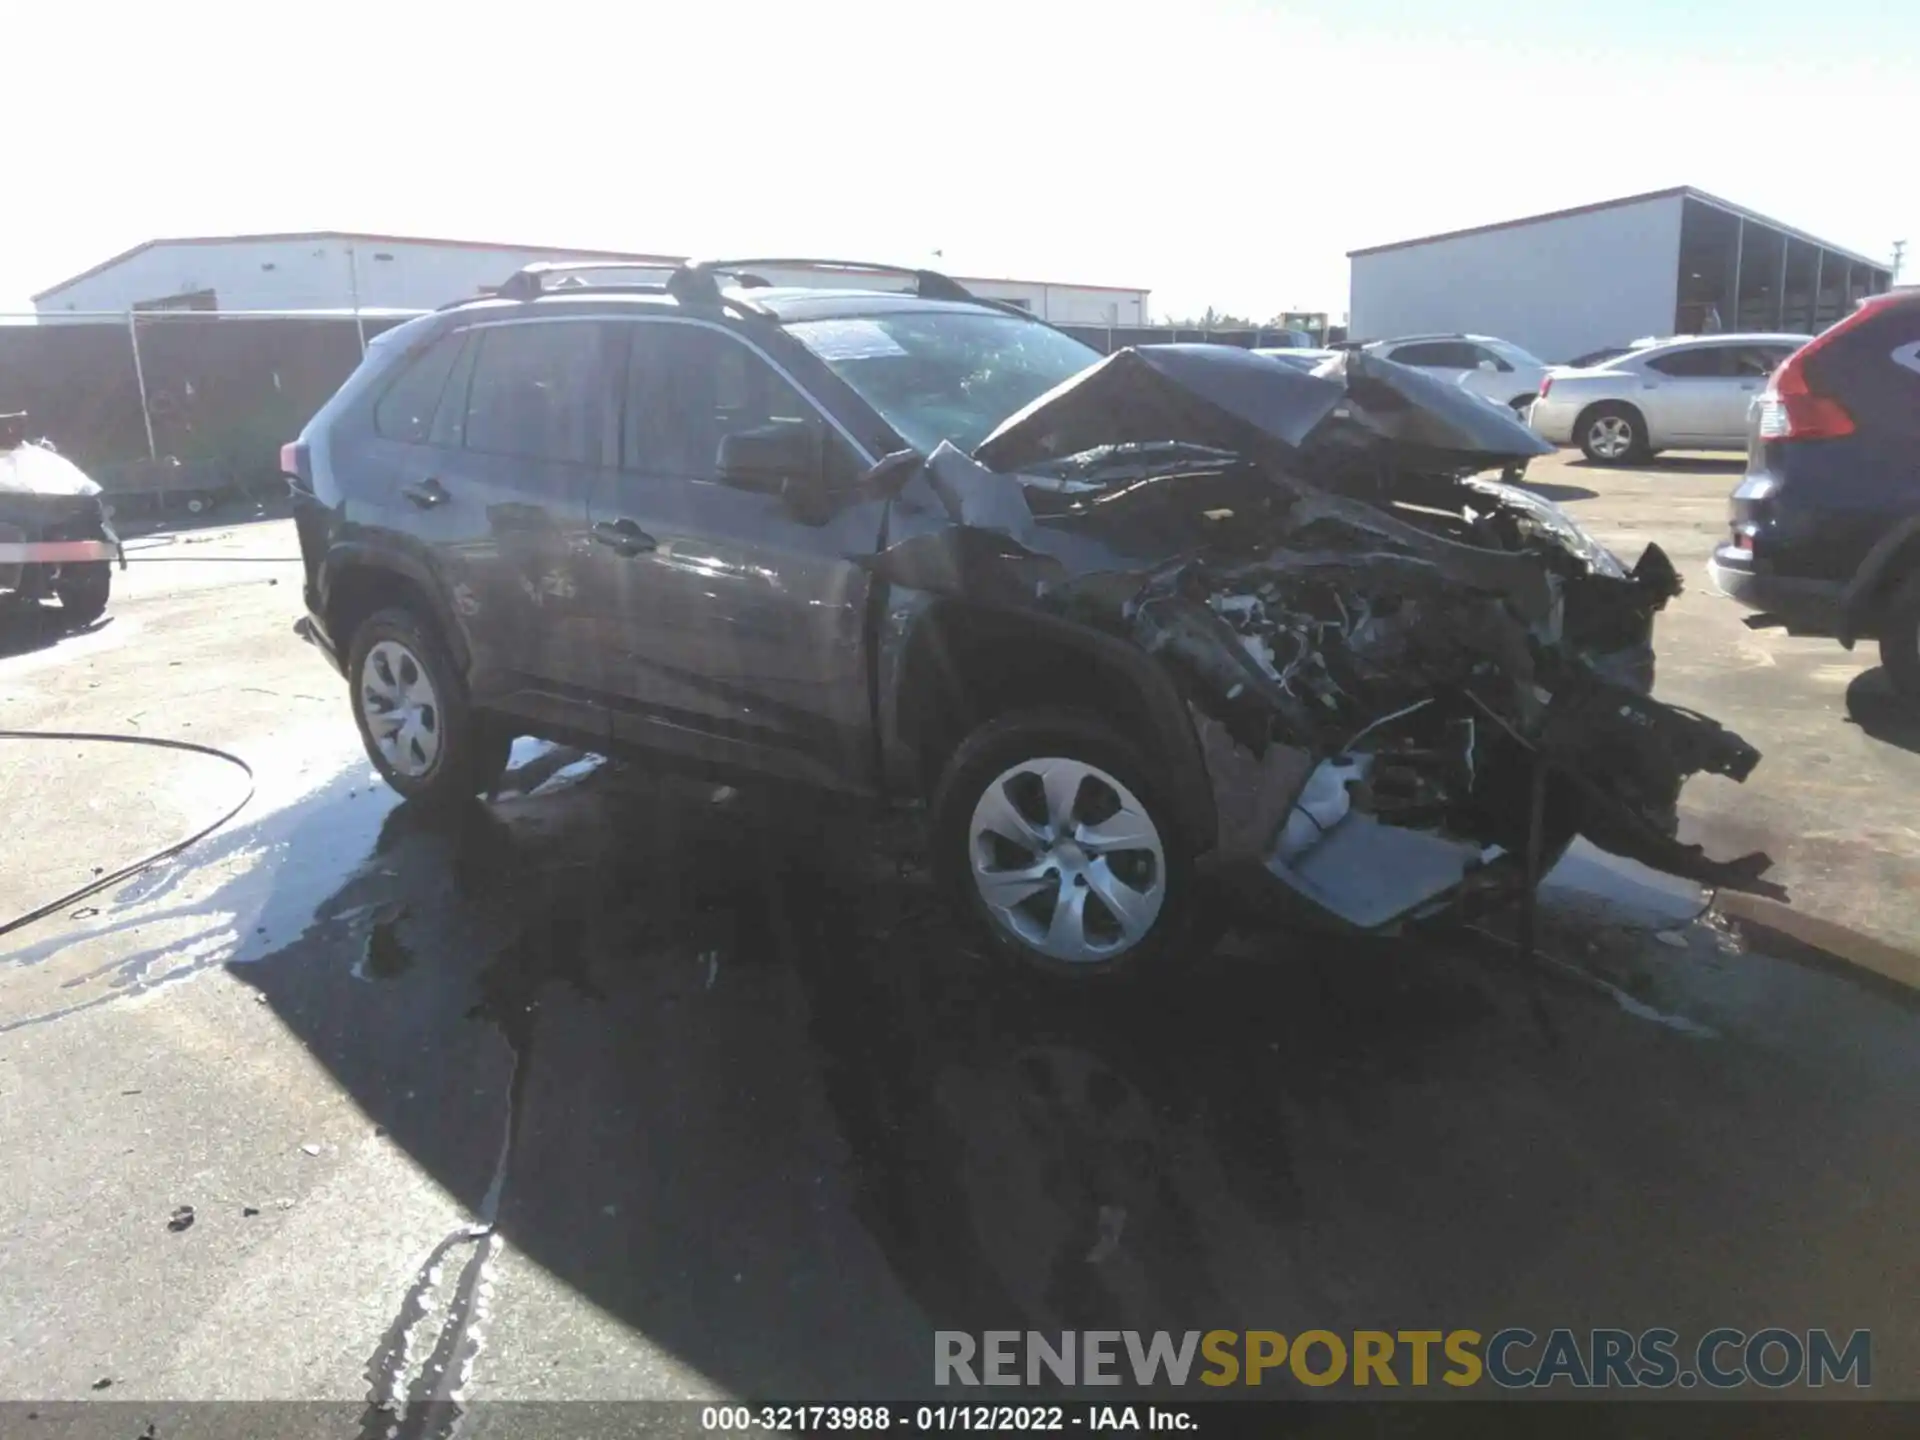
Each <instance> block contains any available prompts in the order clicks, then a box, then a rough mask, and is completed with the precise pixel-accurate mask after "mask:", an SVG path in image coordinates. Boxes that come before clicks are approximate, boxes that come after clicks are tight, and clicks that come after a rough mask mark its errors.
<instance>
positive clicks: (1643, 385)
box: [1527, 332, 1811, 465]
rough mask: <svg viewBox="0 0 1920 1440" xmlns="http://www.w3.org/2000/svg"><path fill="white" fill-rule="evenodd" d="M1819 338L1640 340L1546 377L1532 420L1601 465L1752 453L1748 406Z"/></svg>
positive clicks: (1545, 432) (1756, 336)
mask: <svg viewBox="0 0 1920 1440" xmlns="http://www.w3.org/2000/svg"><path fill="white" fill-rule="evenodd" d="M1810 338H1811V337H1810V336H1806V335H1787V334H1775V333H1771V332H1769V333H1763V334H1743V335H1676V336H1673V337H1671V338H1669V339H1666V340H1656V341H1654V342H1653V343H1651V344H1647V343H1640V344H1636V345H1635V346H1634V347H1633V348H1632V349H1631V350H1629V351H1627V352H1626V354H1624V355H1616V356H1615V357H1614V358H1613V359H1611V360H1608V361H1605V362H1603V363H1602V364H1599V365H1595V366H1592V367H1591V368H1589V369H1585V370H1570V369H1569V370H1556V371H1555V372H1554V373H1553V374H1552V375H1550V376H1548V377H1547V378H1546V379H1545V380H1544V381H1543V382H1542V383H1541V386H1540V398H1539V399H1538V400H1536V401H1534V404H1533V409H1532V410H1531V411H1530V412H1529V414H1528V417H1527V419H1528V423H1529V424H1531V425H1532V426H1533V428H1534V431H1535V432H1536V433H1537V434H1538V435H1540V437H1541V438H1542V439H1545V440H1551V441H1552V442H1553V443H1554V444H1556V445H1578V446H1579V447H1580V449H1581V450H1582V451H1583V452H1584V453H1585V454H1586V457H1587V459H1589V460H1591V461H1592V462H1593V463H1594V464H1596V465H1625V464H1631V463H1634V462H1637V461H1642V460H1646V459H1648V458H1649V457H1651V456H1653V455H1654V454H1656V453H1658V452H1659V451H1661V450H1744V449H1746V448H1747V409H1748V407H1749V406H1750V405H1752V403H1753V401H1754V398H1755V397H1756V396H1758V395H1759V394H1760V392H1761V391H1762V390H1764V389H1765V388H1766V384H1767V377H1768V376H1769V375H1771V374H1772V373H1773V372H1774V371H1775V370H1776V369H1778V368H1779V366H1780V364H1781V362H1782V361H1784V360H1785V359H1786V358H1787V357H1788V356H1789V355H1791V354H1792V353H1793V352H1794V351H1796V350H1798V349H1799V348H1800V347H1801V346H1802V345H1804V344H1806V343H1807V341H1808V340H1809V339H1810Z"/></svg>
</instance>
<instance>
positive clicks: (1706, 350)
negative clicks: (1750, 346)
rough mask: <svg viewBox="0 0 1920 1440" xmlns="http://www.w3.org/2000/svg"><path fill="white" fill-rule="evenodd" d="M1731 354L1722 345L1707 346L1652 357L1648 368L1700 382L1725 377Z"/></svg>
mask: <svg viewBox="0 0 1920 1440" xmlns="http://www.w3.org/2000/svg"><path fill="white" fill-rule="evenodd" d="M1731 353H1732V352H1731V351H1729V350H1728V349H1727V348H1726V347H1725V346H1720V345H1706V346H1702V347H1701V348H1700V349H1698V350H1675V351H1672V352H1671V353H1669V354H1666V355H1655V356H1653V357H1651V358H1650V359H1649V360H1648V361H1647V368H1648V369H1649V370H1658V371H1659V372H1660V373H1661V374H1662V375H1671V376H1673V377H1674V378H1675V379H1679V380H1699V379H1702V378H1704V377H1707V376H1720V375H1725V374H1726V373H1727V367H1726V362H1727V357H1728V356H1729V355H1730V354H1731Z"/></svg>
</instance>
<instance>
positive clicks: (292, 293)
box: [33, 230, 1148, 326]
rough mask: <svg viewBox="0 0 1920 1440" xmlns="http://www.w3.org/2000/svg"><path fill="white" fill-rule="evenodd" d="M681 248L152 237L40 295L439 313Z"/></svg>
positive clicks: (987, 287) (77, 304)
mask: <svg viewBox="0 0 1920 1440" xmlns="http://www.w3.org/2000/svg"><path fill="white" fill-rule="evenodd" d="M681 258H682V257H680V256H676V255H649V254H638V253H631V252H621V251H611V250H570V249H566V248H564V247H561V246H552V245H495V244H489V243H483V242H479V241H471V240H430V239H421V238H417V237H409V236H404V235H360V234H352V233H348V232H344V231H337V230H316V231H311V232H305V233H300V234H286V235H224V236H197V237H191V238H186V239H177V240H148V241H146V242H145V243H143V244H140V245H136V246H134V247H133V248H132V249H131V250H128V251H126V252H124V253H122V254H119V255H115V256H114V257H113V258H112V259H110V260H104V261H102V262H101V263H100V264H98V265H95V266H94V267H93V268H92V269H90V270H85V271H82V272H81V273H80V274H78V275H75V276H73V277H72V278H71V279H68V280H62V281H61V282H60V283H59V284H58V285H55V286H53V287H51V288H50V289H47V290H43V291H41V292H40V293H39V294H38V295H36V296H34V297H33V303H34V308H35V309H36V310H37V311H38V313H39V315H40V318H41V319H42V320H43V321H59V320H78V319H80V318H82V317H83V316H87V315H90V314H91V315H99V314H110V315H124V314H126V313H127V312H128V311H129V310H219V311H239V310H251V311H261V310H267V311H287V310H296V311H299V310H332V311H341V310H345V311H352V310H354V309H359V310H362V311H368V310H372V311H381V310H386V311H391V310H431V309H433V308H435V307H436V306H439V305H445V304H447V303H449V302H450V301H454V300H460V299H465V298H467V297H469V296H473V295H480V294H484V293H486V291H488V290H489V289H490V288H492V287H493V286H496V285H498V284H499V283H500V282H501V281H503V280H505V279H506V278H507V277H508V276H509V275H511V274H512V273H513V272H514V271H516V270H518V269H520V268H521V267H522V266H523V265H528V264H531V263H533V262H535V261H540V260H640V261H658V262H659V263H661V264H662V265H671V264H676V263H678V262H679V260H680V259H681ZM759 273H763V274H764V275H765V276H766V278H767V279H768V280H770V281H772V282H773V283H775V284H780V283H797V284H811V285H822V284H840V285H846V284H854V285H858V284H872V283H874V282H873V281H871V280H868V281H860V280H857V279H847V278H845V277H842V276H836V275H830V274H827V273H825V272H803V271H773V270H767V271H762V272H759ZM954 278H955V279H957V280H959V281H960V282H961V283H962V284H964V285H966V286H967V288H968V289H970V290H972V291H974V293H976V294H978V295H981V296H984V297H986V298H988V299H993V300H1010V301H1012V302H1013V303H1015V304H1016V305H1021V306H1023V307H1025V308H1026V309H1028V310H1031V311H1032V312H1033V313H1034V314H1035V315H1037V316H1039V317H1040V318H1041V319H1043V320H1052V321H1054V322H1056V323H1061V324H1069V325H1112V326H1132V325H1144V324H1146V323H1147V294H1148V292H1147V291H1145V290H1136V289H1126V288H1118V287H1114V286H1107V285H1078V284H1063V283H1056V282H1053V281H1039V280H999V279H991V278H981V277H975V276H955V277H954Z"/></svg>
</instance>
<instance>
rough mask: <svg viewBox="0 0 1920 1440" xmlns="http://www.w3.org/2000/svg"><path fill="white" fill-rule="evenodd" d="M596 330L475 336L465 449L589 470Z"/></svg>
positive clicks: (555, 327)
mask: <svg viewBox="0 0 1920 1440" xmlns="http://www.w3.org/2000/svg"><path fill="white" fill-rule="evenodd" d="M602 328H603V327H601V326H599V325H595V324H585V323H579V322H558V321H549V322H547V323H545V324H532V325H497V326H492V327H489V328H486V329H483V330H480V331H478V332H477V333H476V335H475V339H476V341H477V342H478V349H477V352H476V354H475V356H474V362H473V379H472V381H471V383H470V384H469V385H468V387H467V415H466V434H465V438H466V448H467V449H469V450H479V451H482V452H484V453H486V454H489V455H511V456H516V457H519V458H521V459H527V460H550V461H556V462H559V463H562V464H569V465H592V464H597V463H599V459H600V415H601V413H602V411H601V404H600V391H601V383H602V379H603V376H604V373H605V372H604V371H603V369H602V367H601V363H600V353H601V335H602Z"/></svg>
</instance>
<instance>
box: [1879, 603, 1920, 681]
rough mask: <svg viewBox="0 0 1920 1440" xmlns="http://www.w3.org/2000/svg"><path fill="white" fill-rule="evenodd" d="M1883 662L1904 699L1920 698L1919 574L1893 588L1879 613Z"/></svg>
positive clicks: (1888, 677) (1890, 679)
mask: <svg viewBox="0 0 1920 1440" xmlns="http://www.w3.org/2000/svg"><path fill="white" fill-rule="evenodd" d="M1880 663H1881V664H1882V665H1883V666H1885V667H1886V671H1887V680H1888V682H1889V683H1890V684H1891V685H1892V686H1893V688H1894V690H1895V691H1896V692H1898V693H1899V694H1900V696H1901V697H1902V698H1903V699H1907V700H1913V701H1920V575H1915V576H1912V577H1911V578H1910V579H1908V580H1907V582H1906V583H1905V584H1903V585H1902V586H1901V587H1900V588H1899V589H1898V590H1895V591H1894V592H1893V598H1892V599H1891V600H1889V601H1888V602H1887V608H1886V611H1885V613H1884V614H1882V615H1881V617H1880Z"/></svg>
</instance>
